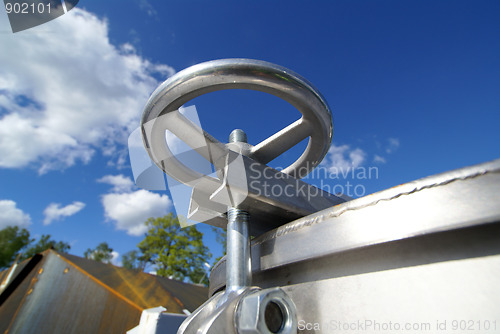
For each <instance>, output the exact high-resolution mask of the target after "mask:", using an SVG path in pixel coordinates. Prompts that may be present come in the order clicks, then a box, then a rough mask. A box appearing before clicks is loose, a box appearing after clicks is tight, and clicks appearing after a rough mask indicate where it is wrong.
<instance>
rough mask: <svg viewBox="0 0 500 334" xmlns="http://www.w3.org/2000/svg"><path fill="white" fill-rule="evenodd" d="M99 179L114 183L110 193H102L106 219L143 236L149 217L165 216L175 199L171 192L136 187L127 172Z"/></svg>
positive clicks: (129, 232)
mask: <svg viewBox="0 0 500 334" xmlns="http://www.w3.org/2000/svg"><path fill="white" fill-rule="evenodd" d="M98 182H103V183H108V184H110V185H112V186H113V188H112V189H111V190H110V191H111V192H110V193H109V194H104V195H102V197H101V202H102V205H103V207H104V215H105V217H106V219H107V220H108V221H110V222H112V223H113V224H114V225H115V226H116V228H117V229H118V230H123V231H126V232H127V233H128V234H130V235H134V236H139V235H142V234H144V233H145V232H146V231H147V228H146V225H145V224H144V223H145V222H146V220H148V218H151V217H155V218H156V217H161V216H164V215H166V214H167V213H168V210H169V209H170V207H171V205H172V202H171V201H170V198H169V197H168V196H167V195H160V194H157V193H153V192H151V191H147V190H144V189H141V190H137V191H132V189H133V185H134V183H133V182H132V180H131V179H130V178H127V177H125V176H123V175H121V174H120V175H106V176H104V177H102V178H100V179H99V180H98Z"/></svg>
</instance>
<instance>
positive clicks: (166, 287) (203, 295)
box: [0, 250, 208, 333]
mask: <svg viewBox="0 0 500 334" xmlns="http://www.w3.org/2000/svg"><path fill="white" fill-rule="evenodd" d="M0 276H1V277H2V278H3V277H5V276H6V274H5V272H4V273H3V274H1V275H0ZM12 277H13V279H12V280H11V282H10V283H9V285H8V286H7V288H6V289H5V290H4V291H3V292H2V293H1V294H0V333H7V331H8V333H124V332H126V331H127V330H129V329H131V328H133V327H135V326H136V325H137V324H138V323H139V319H140V315H141V313H142V311H143V310H144V309H147V308H152V307H157V306H163V307H165V308H167V311H168V312H170V313H183V309H187V310H188V311H194V310H195V309H196V308H197V307H198V306H200V305H201V304H202V303H203V302H205V300H206V299H207V295H208V291H207V288H205V287H202V286H197V285H192V284H187V283H183V282H179V281H175V280H171V279H168V278H165V277H158V276H154V275H150V274H146V273H143V272H139V271H135V270H129V269H125V268H120V267H115V266H113V265H110V264H104V263H99V262H95V261H92V260H87V259H83V258H81V257H78V256H74V255H68V254H59V253H57V252H55V251H53V250H48V251H45V252H43V253H42V254H37V255H36V256H34V257H33V258H31V259H30V260H27V261H24V262H23V263H20V264H19V265H18V267H17V268H16V270H15V272H14V275H13V276H12Z"/></svg>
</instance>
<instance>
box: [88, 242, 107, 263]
mask: <svg viewBox="0 0 500 334" xmlns="http://www.w3.org/2000/svg"><path fill="white" fill-rule="evenodd" d="M83 256H85V258H86V259H90V260H94V261H97V262H103V263H111V260H112V259H113V248H111V247H109V245H108V243H107V242H101V243H100V244H99V245H97V247H96V248H94V249H91V248H87V250H86V251H85V253H83Z"/></svg>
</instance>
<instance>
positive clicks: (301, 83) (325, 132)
mask: <svg viewBox="0 0 500 334" xmlns="http://www.w3.org/2000/svg"><path fill="white" fill-rule="evenodd" d="M225 89H250V90H257V91H261V92H265V93H269V94H272V95H275V96H277V97H279V98H281V99H283V100H285V101H287V102H289V103H290V104H292V105H293V106H294V107H295V108H297V109H298V110H299V111H300V112H301V114H302V117H301V118H300V119H299V120H297V121H296V122H294V123H292V124H290V125H289V126H287V127H285V128H284V129H282V130H280V131H278V132H277V133H275V134H274V135H272V136H271V137H269V138H267V139H265V140H264V141H262V142H261V143H259V144H257V145H255V146H252V147H251V148H250V150H249V152H248V156H249V157H250V158H252V159H254V160H256V161H258V162H260V163H263V164H267V163H268V162H270V161H271V160H273V159H275V158H276V157H278V156H279V155H281V154H283V153H284V152H286V151H287V150H289V149H290V148H292V147H294V146H295V145H297V144H298V143H299V142H301V141H302V140H303V139H305V138H307V137H309V143H308V144H307V147H306V149H305V151H304V152H303V153H302V155H301V156H300V157H299V158H298V159H297V160H296V161H295V162H293V163H292V164H291V165H290V166H288V167H287V168H285V169H284V170H282V172H283V173H286V174H289V175H291V176H293V177H295V178H298V179H300V178H302V177H304V176H306V175H307V174H308V173H309V172H311V171H312V170H313V169H314V168H315V167H316V166H317V165H318V164H319V163H320V162H321V160H322V159H323V158H324V156H325V155H326V153H327V152H328V149H329V147H330V143H331V140H332V135H333V123H332V115H331V112H330V109H329V107H328V104H327V103H326V101H325V99H324V98H323V97H322V95H321V94H320V93H319V91H318V90H317V89H316V88H314V87H313V86H312V84H310V83H309V82H308V81H307V80H305V79H304V78H302V77H301V76H299V75H298V74H296V73H294V72H292V71H290V70H288V69H286V68H284V67H281V66H278V65H275V64H271V63H268V62H264V61H259V60H251V59H222V60H214V61H209V62H205V63H201V64H198V65H194V66H191V67H189V68H187V69H185V70H183V71H181V72H179V73H177V74H175V75H174V76H172V77H170V78H169V79H168V80H166V81H165V82H164V83H163V84H161V85H160V86H159V87H158V88H157V89H156V91H155V92H154V93H153V94H152V96H151V97H150V99H149V101H148V103H147V105H146V107H145V109H144V113H143V115H142V120H141V127H142V135H143V141H144V144H145V147H146V149H147V151H148V153H149V155H150V157H151V159H152V160H153V161H154V163H155V164H156V165H157V166H158V167H159V168H161V169H162V170H163V171H164V172H165V173H167V174H168V175H170V176H172V177H173V178H175V179H176V180H178V181H180V182H182V183H184V184H188V185H191V184H193V182H194V181H195V180H198V179H200V178H209V179H211V177H209V176H206V175H202V174H201V173H199V172H196V171H194V170H192V169H190V168H188V167H187V166H185V165H184V164H182V163H181V162H180V161H179V160H177V159H176V158H175V157H174V156H173V154H172V152H171V151H170V149H169V147H168V145H167V142H166V139H165V130H169V131H171V132H172V133H173V134H175V135H176V136H177V137H178V138H179V139H180V140H182V141H184V142H185V143H186V144H188V145H189V146H190V147H192V148H193V149H195V150H196V151H197V152H198V153H200V154H201V155H202V156H203V157H204V158H205V159H207V160H208V161H210V162H211V163H214V162H215V161H217V160H218V159H219V158H221V157H223V156H224V155H225V154H226V153H227V152H228V150H229V148H228V147H227V146H226V145H225V144H223V143H221V142H219V141H218V140H217V139H215V138H214V137H213V136H211V135H210V134H208V133H206V132H205V131H204V130H203V129H201V128H199V127H198V126H197V125H195V124H194V123H192V122H191V121H190V120H188V119H187V118H186V117H184V116H183V115H182V114H181V113H180V112H179V111H178V109H179V108H180V107H181V106H182V105H184V104H185V103H186V102H188V101H190V100H192V99H193V98H195V97H198V96H200V95H203V94H206V93H210V92H214V91H219V90H225Z"/></svg>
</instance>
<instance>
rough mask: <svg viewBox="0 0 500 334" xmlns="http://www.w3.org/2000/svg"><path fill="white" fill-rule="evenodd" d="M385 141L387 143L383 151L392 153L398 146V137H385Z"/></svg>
mask: <svg viewBox="0 0 500 334" xmlns="http://www.w3.org/2000/svg"><path fill="white" fill-rule="evenodd" d="M387 141H388V144H387V147H386V149H385V151H386V152H387V153H393V152H394V151H396V150H397V149H398V148H399V139H397V138H389V139H387Z"/></svg>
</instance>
